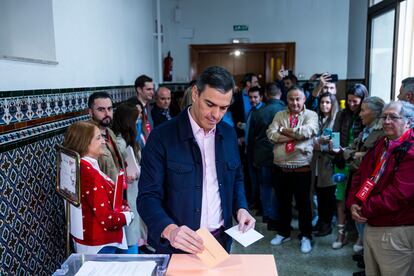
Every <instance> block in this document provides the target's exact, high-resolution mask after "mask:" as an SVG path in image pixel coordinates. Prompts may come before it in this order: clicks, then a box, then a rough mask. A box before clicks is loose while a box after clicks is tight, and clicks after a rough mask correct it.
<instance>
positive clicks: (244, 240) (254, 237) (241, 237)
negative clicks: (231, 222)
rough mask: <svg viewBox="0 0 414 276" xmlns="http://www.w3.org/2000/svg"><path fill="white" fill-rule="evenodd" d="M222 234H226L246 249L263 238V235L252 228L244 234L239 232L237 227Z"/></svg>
mask: <svg viewBox="0 0 414 276" xmlns="http://www.w3.org/2000/svg"><path fill="white" fill-rule="evenodd" d="M224 232H226V233H227V235H229V236H230V237H232V238H233V239H234V240H236V241H238V242H239V243H240V244H242V245H243V246H244V247H247V246H249V245H251V244H252V243H254V242H256V241H258V240H260V239H261V238H263V235H262V234H260V233H259V232H257V231H256V230H254V229H253V228H252V229H250V230H249V231H247V232H245V233H242V232H241V231H239V226H238V225H236V226H233V227H232V228H229V229H227V230H226V231H224Z"/></svg>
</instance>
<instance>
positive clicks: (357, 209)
mask: <svg viewBox="0 0 414 276" xmlns="http://www.w3.org/2000/svg"><path fill="white" fill-rule="evenodd" d="M351 214H352V218H353V219H354V220H355V221H356V222H359V223H365V222H367V218H366V217H363V216H362V213H361V206H358V205H356V204H352V206H351Z"/></svg>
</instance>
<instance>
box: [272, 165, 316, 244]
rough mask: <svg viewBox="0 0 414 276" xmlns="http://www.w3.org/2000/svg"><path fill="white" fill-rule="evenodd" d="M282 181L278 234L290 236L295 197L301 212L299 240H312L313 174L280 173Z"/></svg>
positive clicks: (279, 186)
mask: <svg viewBox="0 0 414 276" xmlns="http://www.w3.org/2000/svg"><path fill="white" fill-rule="evenodd" d="M280 176H281V179H280V181H278V182H277V184H276V185H278V188H279V189H278V192H279V195H280V197H279V198H278V199H279V214H280V223H281V225H280V229H279V232H278V234H279V235H281V236H284V237H289V236H290V231H291V229H290V223H291V221H292V195H293V196H294V197H295V201H296V207H297V210H298V212H299V230H300V234H299V239H301V238H302V237H306V238H308V239H311V238H312V211H311V202H310V187H311V172H310V171H309V172H285V171H282V172H281V173H280Z"/></svg>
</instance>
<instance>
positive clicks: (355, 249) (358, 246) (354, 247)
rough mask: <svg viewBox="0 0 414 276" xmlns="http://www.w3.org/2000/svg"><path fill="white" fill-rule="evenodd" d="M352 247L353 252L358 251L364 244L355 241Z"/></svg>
mask: <svg viewBox="0 0 414 276" xmlns="http://www.w3.org/2000/svg"><path fill="white" fill-rule="evenodd" d="M352 249H353V250H354V252H355V253H359V252H361V251H362V250H363V249H364V246H363V245H361V244H357V243H356V244H354V246H353V248H352Z"/></svg>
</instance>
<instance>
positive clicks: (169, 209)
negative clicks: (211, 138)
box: [137, 109, 247, 254]
mask: <svg viewBox="0 0 414 276" xmlns="http://www.w3.org/2000/svg"><path fill="white" fill-rule="evenodd" d="M215 148H216V150H215V152H216V170H217V181H218V184H219V191H220V198H221V208H222V210H223V219H224V223H225V228H229V227H231V226H232V216H234V217H235V216H236V212H237V210H238V209H240V208H244V209H247V203H246V197H245V194H244V188H243V175H242V167H241V162H240V157H239V151H238V146H237V138H236V133H235V131H234V129H233V128H232V127H231V126H229V125H228V124H226V123H224V122H220V123H219V124H218V125H217V127H216V134H215ZM141 166H142V167H141V176H140V179H139V184H138V186H139V194H138V198H137V206H138V212H139V214H140V216H141V217H142V219H143V220H144V222H145V223H146V224H147V226H148V238H149V243H150V244H151V245H152V246H154V247H155V249H156V251H157V253H167V254H171V253H174V252H180V251H179V250H176V249H174V248H173V247H172V246H171V245H170V244H169V242H168V241H167V240H166V239H163V238H161V233H162V231H163V230H164V229H165V227H167V226H168V225H169V224H171V223H175V224H177V225H178V226H181V225H186V226H188V227H189V228H191V229H193V230H197V229H199V228H200V219H201V200H202V191H203V189H202V185H203V178H202V177H203V165H202V158H201V152H200V149H199V147H198V144H197V142H196V140H195V137H194V135H193V131H192V129H191V124H190V120H189V117H188V111H187V109H186V110H184V111H183V112H181V113H180V114H179V115H178V116H177V117H175V118H174V119H172V120H170V121H168V122H165V123H164V124H162V125H161V126H159V127H158V128H155V129H154V130H153V131H152V132H151V134H150V136H149V138H148V141H147V144H146V146H145V148H144V150H143V154H142V162H141ZM230 243H231V239H227V243H226V249H230Z"/></svg>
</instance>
